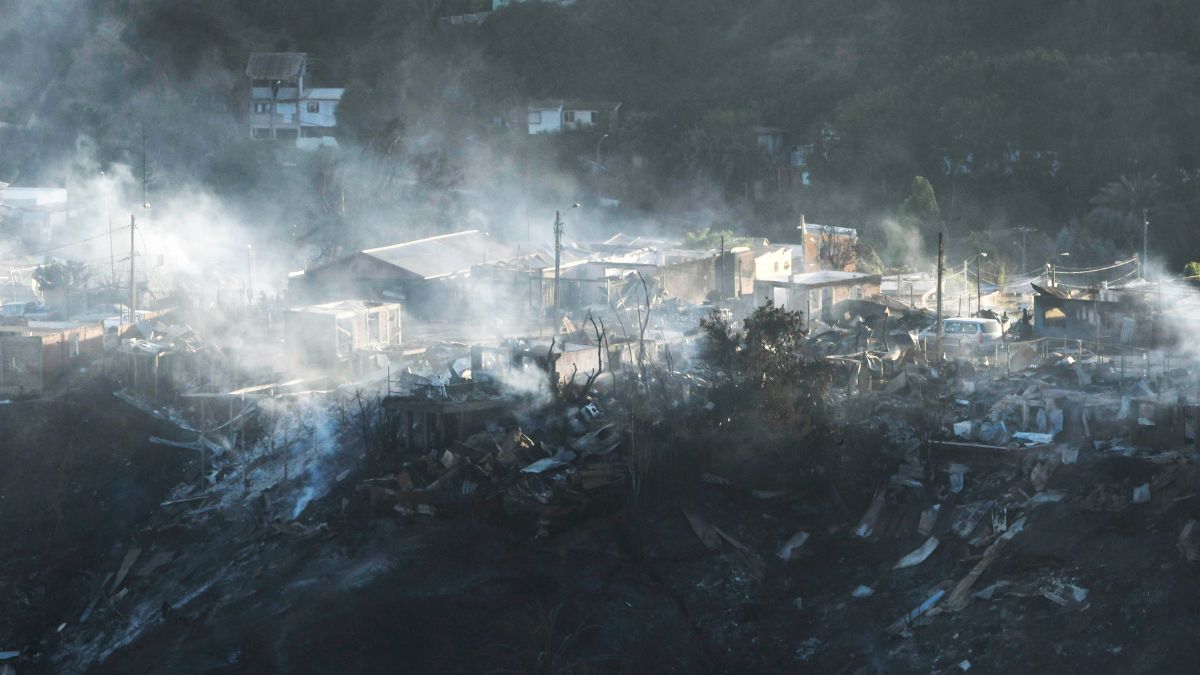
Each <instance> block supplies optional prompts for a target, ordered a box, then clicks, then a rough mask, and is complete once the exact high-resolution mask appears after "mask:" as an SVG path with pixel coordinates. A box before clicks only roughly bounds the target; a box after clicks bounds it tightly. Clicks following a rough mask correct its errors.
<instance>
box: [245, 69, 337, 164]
mask: <svg viewBox="0 0 1200 675" xmlns="http://www.w3.org/2000/svg"><path fill="white" fill-rule="evenodd" d="M310 64H311V58H310V57H309V55H308V54H305V53H303V52H254V53H252V54H250V58H249V61H248V62H247V63H246V77H247V78H249V80H250V113H249V114H250V137H251V138H254V139H258V140H290V141H293V142H294V143H295V144H296V147H298V148H301V149H306V150H307V149H315V148H318V147H321V146H335V147H336V146H337V140H336V135H337V134H336V129H337V107H338V105H339V104H340V103H341V100H342V95H343V94H344V93H345V92H346V90H345V89H343V88H340V87H313V86H311V85H312V81H311V77H310V74H309V70H310Z"/></svg>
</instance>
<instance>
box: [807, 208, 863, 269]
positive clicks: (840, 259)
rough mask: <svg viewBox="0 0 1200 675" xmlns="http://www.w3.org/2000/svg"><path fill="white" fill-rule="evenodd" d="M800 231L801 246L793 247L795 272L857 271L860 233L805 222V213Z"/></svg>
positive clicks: (849, 229) (850, 228)
mask: <svg viewBox="0 0 1200 675" xmlns="http://www.w3.org/2000/svg"><path fill="white" fill-rule="evenodd" d="M797 229H798V230H800V243H799V244H793V245H792V271H793V272H795V273H796V274H801V273H807V272H819V271H821V270H837V271H841V272H853V271H854V269H855V266H856V264H857V261H858V230H855V229H854V228H852V227H836V226H833V225H816V224H814V223H809V222H805V220H804V215H803V214H801V216H800V225H799V226H798V227H797Z"/></svg>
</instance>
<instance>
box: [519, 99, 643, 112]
mask: <svg viewBox="0 0 1200 675" xmlns="http://www.w3.org/2000/svg"><path fill="white" fill-rule="evenodd" d="M620 107H621V102H620V101H588V100H580V99H562V98H550V99H534V100H532V101H530V102H529V109H530V110H558V109H560V108H561V109H566V110H596V111H600V110H609V111H612V110H616V109H617V108H620Z"/></svg>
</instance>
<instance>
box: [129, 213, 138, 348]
mask: <svg viewBox="0 0 1200 675" xmlns="http://www.w3.org/2000/svg"><path fill="white" fill-rule="evenodd" d="M136 222H137V221H136V220H135V219H134V215H133V214H132V213H131V214H129V325H130V326H131V327H132V326H133V325H134V324H136V323H137V283H136V282H135V281H134V278H133V258H134V251H133V233H134V231H135V228H136Z"/></svg>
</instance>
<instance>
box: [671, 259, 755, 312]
mask: <svg viewBox="0 0 1200 675" xmlns="http://www.w3.org/2000/svg"><path fill="white" fill-rule="evenodd" d="M655 274H656V276H657V278H658V283H659V287H660V288H661V289H662V290H664V291H665V292H666V294H667V297H668V298H679V299H680V300H682V301H684V302H687V303H691V304H701V303H704V302H705V301H707V300H708V298H709V296H710V295H714V294H715V295H716V297H718V298H721V299H725V298H740V297H742V296H743V295H748V294H750V293H753V292H754V254H753V253H751V252H750V251H749V250H743V251H728V252H726V253H725V254H724V255H715V256H712V257H709V258H699V259H697V260H688V261H684V262H678V263H675V264H672V265H663V266H660V267H659V268H658V270H657V272H656V273H655Z"/></svg>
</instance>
